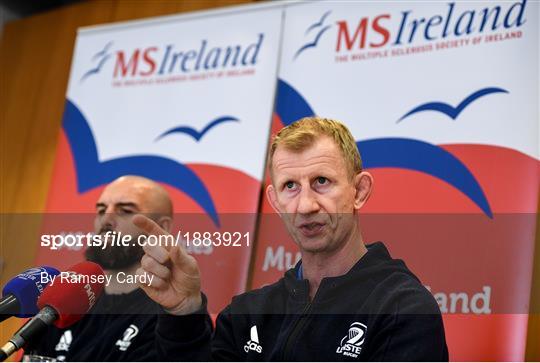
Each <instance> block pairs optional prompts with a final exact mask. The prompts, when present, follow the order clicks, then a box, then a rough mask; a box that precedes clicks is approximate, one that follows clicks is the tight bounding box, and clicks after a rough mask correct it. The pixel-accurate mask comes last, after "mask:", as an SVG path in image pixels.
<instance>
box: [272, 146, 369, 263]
mask: <svg viewBox="0 0 540 363" xmlns="http://www.w3.org/2000/svg"><path fill="white" fill-rule="evenodd" d="M272 163H273V182H272V186H270V187H269V188H268V197H269V199H270V202H271V204H272V205H273V207H274V209H276V210H277V211H278V213H280V215H281V218H282V219H283V221H284V222H285V225H286V227H287V229H288V231H289V234H290V235H291V236H292V238H293V239H294V240H295V242H296V243H297V244H298V246H299V247H300V249H301V250H302V251H303V252H312V253H317V252H331V251H334V250H336V249H338V248H339V247H340V246H342V245H343V244H344V243H346V242H347V241H348V238H349V237H350V236H352V235H353V234H354V231H355V228H356V220H355V219H356V218H357V215H356V214H355V211H356V209H358V208H359V205H358V202H357V201H356V202H355V197H356V196H357V190H356V187H355V180H357V178H355V179H354V180H351V178H349V175H348V172H347V168H346V165H345V161H344V159H343V156H342V153H341V152H340V150H339V149H338V147H337V145H336V144H335V143H334V141H333V140H332V139H330V138H329V137H320V138H319V139H318V140H317V141H315V143H314V144H313V145H311V146H310V147H308V148H307V149H305V150H304V151H301V152H294V151H289V150H287V149H285V148H283V147H278V148H277V150H276V151H275V153H274V156H273V162H272ZM357 177H358V176H357Z"/></svg>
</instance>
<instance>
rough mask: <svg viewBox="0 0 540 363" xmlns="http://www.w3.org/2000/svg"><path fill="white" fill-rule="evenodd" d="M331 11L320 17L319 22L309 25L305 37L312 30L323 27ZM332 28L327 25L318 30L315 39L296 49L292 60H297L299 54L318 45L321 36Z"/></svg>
mask: <svg viewBox="0 0 540 363" xmlns="http://www.w3.org/2000/svg"><path fill="white" fill-rule="evenodd" d="M330 13H331V11H330V10H329V11H327V12H326V13H324V14H323V16H322V17H321V19H319V21H317V22H315V23H313V24H311V25H310V26H309V27H308V28H307V29H306V33H305V35H307V34H308V33H309V32H311V31H312V30H313V29H316V28H321V27H322V26H323V25H324V22H325V21H326V18H327V17H328V15H330ZM331 27H332V25H327V26H325V27H323V28H322V29H320V30H319V32H318V33H317V35H316V36H315V39H313V40H312V41H310V42H308V43H306V44H304V45H303V46H301V47H300V49H298V50H297V51H296V53H295V54H294V59H296V58H298V56H299V55H300V54H302V53H303V52H304V51H305V50H307V49H309V48H315V47H316V46H317V45H318V44H319V40H320V39H321V37H322V35H323V34H324V33H325V32H326V31H327V30H328V29H330V28H331Z"/></svg>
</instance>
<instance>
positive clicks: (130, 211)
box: [120, 209, 133, 214]
mask: <svg viewBox="0 0 540 363" xmlns="http://www.w3.org/2000/svg"><path fill="white" fill-rule="evenodd" d="M120 214H133V211H132V210H131V209H120Z"/></svg>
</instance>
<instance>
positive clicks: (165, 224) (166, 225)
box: [156, 216, 172, 233]
mask: <svg viewBox="0 0 540 363" xmlns="http://www.w3.org/2000/svg"><path fill="white" fill-rule="evenodd" d="M156 222H157V224H159V226H160V227H161V228H163V230H164V231H166V232H169V233H170V232H171V228H172V218H171V217H167V216H163V217H160V218H159V219H158V220H157V221H156Z"/></svg>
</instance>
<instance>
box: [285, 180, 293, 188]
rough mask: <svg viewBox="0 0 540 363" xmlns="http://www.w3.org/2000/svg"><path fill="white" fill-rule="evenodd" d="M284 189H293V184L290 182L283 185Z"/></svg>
mask: <svg viewBox="0 0 540 363" xmlns="http://www.w3.org/2000/svg"><path fill="white" fill-rule="evenodd" d="M285 188H287V189H292V188H294V182H292V181H289V182H286V183H285Z"/></svg>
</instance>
